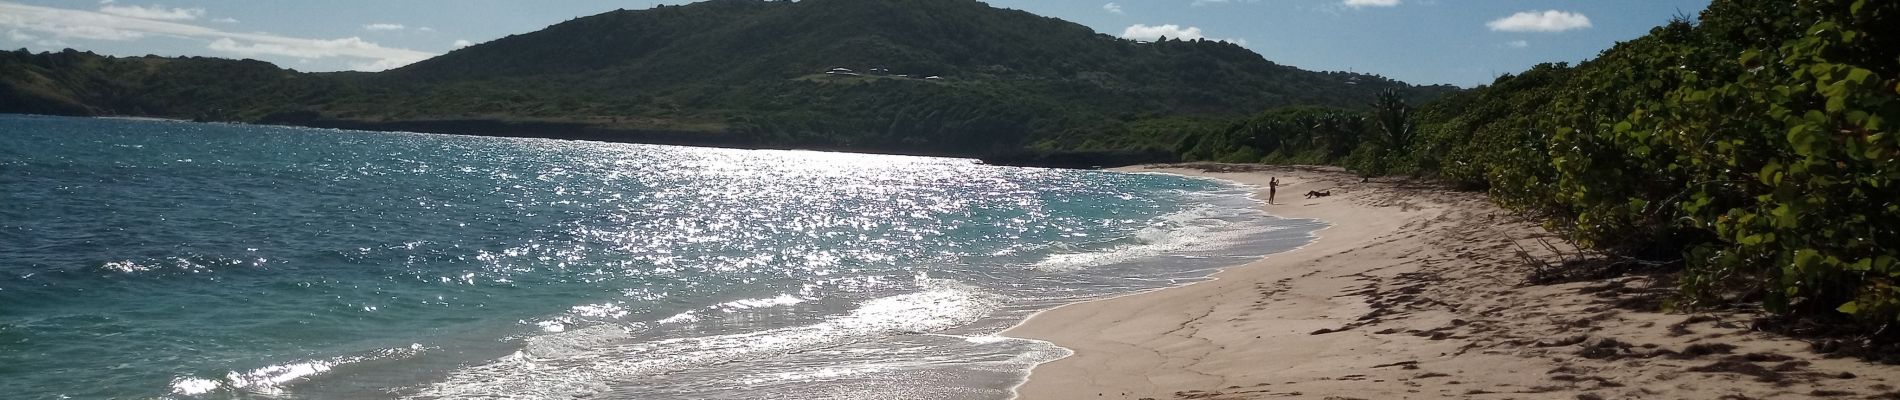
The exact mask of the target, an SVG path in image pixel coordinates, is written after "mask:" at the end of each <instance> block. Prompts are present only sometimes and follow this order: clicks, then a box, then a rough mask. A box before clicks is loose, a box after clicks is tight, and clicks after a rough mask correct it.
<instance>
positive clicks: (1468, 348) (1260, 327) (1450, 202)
mask: <svg viewBox="0 0 1900 400" xmlns="http://www.w3.org/2000/svg"><path fill="white" fill-rule="evenodd" d="M1204 169H1213V170H1225V171H1227V172H1209V171H1206V170H1204ZM1124 171H1158V172H1168V173H1176V174H1183V175H1194V176H1208V177H1215V178H1221V179H1227V180H1232V181H1237V182H1241V183H1246V184H1250V185H1254V186H1258V187H1260V188H1261V193H1260V194H1259V196H1260V197H1262V198H1264V197H1265V196H1266V193H1265V187H1266V183H1267V179H1268V178H1269V177H1274V176H1277V177H1279V178H1280V181H1281V183H1282V186H1281V189H1280V196H1279V199H1278V200H1279V201H1278V204H1274V205H1263V207H1265V209H1266V210H1267V212H1269V213H1272V214H1275V215H1279V216H1284V217H1291V218H1317V219H1320V220H1324V221H1326V222H1328V223H1330V224H1332V226H1331V227H1330V228H1327V229H1324V230H1322V231H1320V232H1319V233H1318V235H1319V239H1318V240H1316V241H1314V242H1313V243H1312V244H1310V245H1307V246H1306V247H1303V248H1300V249H1298V250H1293V251H1289V252H1285V253H1280V254H1275V255H1272V256H1269V257H1267V258H1265V259H1262V260H1259V261H1255V262H1252V263H1248V264H1245V265H1241V266H1236V267H1233V268H1229V269H1228V270H1226V271H1224V272H1221V273H1219V274H1217V275H1215V277H1216V279H1214V280H1210V281H1204V282H1200V283H1196V284H1192V285H1186V286H1182V287H1177V288H1171V289H1164V290H1158V291H1151V292H1147V293H1142V294H1137V295H1130V296H1123V297H1118V298H1112V299H1105V300H1098V301H1092V302H1085V303H1078V304H1072V305H1067V306H1063V307H1060V308H1057V309H1054V310H1050V311H1047V312H1044V313H1042V314H1038V315H1036V316H1035V317H1033V318H1031V319H1029V320H1028V321H1025V322H1024V323H1023V324H1021V325H1019V326H1017V327H1015V328H1012V329H1010V330H1009V331H1007V332H1005V334H1006V335H1009V336H1016V337H1024V338H1033V339H1041V340H1047V341H1050V342H1053V343H1055V344H1057V345H1060V346H1063V347H1067V348H1069V349H1071V350H1074V351H1075V354H1074V355H1073V356H1070V357H1068V358H1064V359H1061V360H1058V361H1055V362H1051V363H1047V364H1043V365H1041V366H1039V367H1037V368H1036V369H1035V371H1034V372H1033V373H1032V374H1031V376H1030V378H1029V380H1028V382H1026V383H1025V384H1023V386H1021V387H1020V388H1019V389H1018V393H1019V394H1020V398H1023V399H1143V398H1151V399H1169V398H1181V399H1253V398H1276V399H1277V398H1311V399H1351V398H1360V399H1403V398H1485V399H1505V398H1516V399H1593V398H1605V399H1614V398H1655V399H1715V398H1900V394H1896V391H1895V388H1894V387H1893V386H1890V385H1896V384H1900V368H1896V367H1894V366H1888V365H1879V364H1872V363H1867V362H1863V361H1859V360H1856V359H1847V358H1826V357H1824V356H1823V355H1820V354H1816V353H1815V352H1814V351H1812V350H1811V348H1812V346H1811V345H1810V344H1809V343H1806V342H1803V341H1800V340H1796V339H1791V338H1787V337H1784V336H1779V335H1775V334H1770V333H1762V332H1757V331H1754V330H1751V329H1749V326H1750V321H1751V320H1752V319H1753V317H1755V315H1753V314H1747V313H1717V314H1693V315H1690V314H1670V313H1663V312H1660V311H1656V310H1658V309H1659V307H1658V304H1659V301H1661V299H1663V298H1664V296H1665V294H1666V293H1667V292H1668V291H1669V289H1670V286H1671V284H1670V283H1667V282H1666V281H1667V280H1668V276H1667V275H1631V276H1618V277H1611V278H1600V279H1588V280H1580V281H1576V282H1570V283H1562V284H1547V285H1532V284H1530V283H1528V282H1529V281H1528V279H1527V277H1528V276H1530V275H1531V274H1530V273H1531V269H1532V268H1533V267H1531V265H1533V263H1531V262H1529V261H1528V260H1527V258H1526V256H1528V257H1535V258H1539V259H1543V260H1546V261H1551V262H1555V259H1556V258H1558V257H1560V256H1559V255H1560V254H1563V253H1562V252H1568V251H1569V250H1568V249H1567V248H1563V247H1561V246H1557V247H1546V246H1544V245H1543V244H1541V243H1542V242H1545V241H1550V240H1548V238H1550V235H1549V233H1548V232H1546V231H1544V230H1543V229H1541V228H1539V227H1538V226H1537V224H1535V223H1533V222H1531V221H1526V220H1524V219H1521V218H1518V217H1516V216H1513V215H1512V214H1510V213H1507V212H1504V211H1501V210H1499V209H1498V208H1497V207H1496V206H1494V205H1492V204H1490V203H1489V202H1487V201H1486V200H1485V199H1484V196H1483V194H1481V193H1471V192H1453V191H1449V190H1444V189H1442V188H1439V187H1435V186H1432V185H1429V184H1424V183H1417V182H1388V181H1380V180H1375V181H1374V182H1370V183H1361V182H1360V179H1359V178H1358V177H1355V176H1351V175H1349V174H1346V173H1343V172H1340V171H1338V170H1336V169H1326V168H1308V167H1258V166H1222V165H1200V166H1190V167H1186V168H1184V167H1183V166H1176V167H1163V168H1154V167H1148V168H1128V169H1124ZM1327 189H1331V191H1332V194H1333V196H1331V197H1324V198H1318V199H1310V200H1309V199H1304V198H1302V197H1301V196H1300V194H1302V193H1306V192H1307V191H1308V190H1327ZM1540 239H1544V240H1540ZM1520 252H1522V253H1524V254H1525V255H1526V256H1520V255H1519V254H1520ZM1659 281H1660V282H1659ZM1888 396H1891V397H1888Z"/></svg>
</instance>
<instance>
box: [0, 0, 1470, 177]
mask: <svg viewBox="0 0 1900 400" xmlns="http://www.w3.org/2000/svg"><path fill="white" fill-rule="evenodd" d="M0 65H5V66H8V67H11V66H14V65H21V66H23V67H22V68H7V69H6V71H8V72H5V73H3V74H4V76H0V112H30V113H49V114H67V115H102V114H115V115H140V116H158V117H174V118H204V119H216V120H231V121H246V122H266V123H285V124H299V125H313V126H333V127H351V128H364V129H407V130H424V131H448V132H452V133H474V134H497V135H524V136H560V137H585V138H590V139H605V140H624V141H639V142H659V143H680V144H709V145H728V146H747V147H803V148H824V149H846V150H860V151H878V152H895V153H924V154H949V155H971V156H973V155H987V154H997V153H1011V152H1022V151H1031V150H1035V151H1077V150H1088V151H1124V152H1140V151H1142V150H1148V151H1150V152H1159V153H1168V151H1162V150H1161V149H1169V148H1171V146H1174V144H1175V142H1176V141H1177V140H1178V139H1179V138H1180V137H1181V136H1183V135H1185V134H1187V133H1190V131H1195V130H1199V129H1204V128H1202V127H1206V126H1215V125H1222V124H1225V123H1226V121H1228V120H1231V119H1234V118H1239V117H1242V116H1245V115H1249V114H1252V113H1255V112H1259V111H1261V110H1265V109H1271V108H1278V107H1286V106H1325V107H1336V108H1344V109H1353V110H1361V109H1365V108H1366V107H1367V106H1368V105H1370V104H1372V102H1373V99H1374V98H1375V97H1376V95H1377V94H1378V93H1379V92H1381V91H1384V90H1387V89H1392V90H1397V91H1399V92H1400V93H1402V94H1403V95H1404V96H1405V97H1407V98H1410V99H1412V100H1415V101H1421V100H1425V99H1431V98H1436V97H1438V96H1441V95H1443V94H1445V93H1450V92H1453V91H1456V89H1455V88H1451V87H1446V86H1426V87H1419V86H1412V85H1408V84H1406V83H1403V82H1398V81H1393V80H1390V79H1385V78H1382V77H1378V76H1372V75H1364V74H1347V73H1324V72H1312V71H1304V70H1300V69H1297V68H1292V67H1288V66H1283V65H1279V64H1275V63H1273V62H1271V61H1268V60H1266V59H1264V58H1262V57H1260V55H1258V54H1255V53H1253V52H1251V51H1248V50H1246V49H1244V48H1241V47H1239V46H1236V45H1233V44H1229V43H1222V42H1214V41H1204V40H1196V41H1181V40H1164V41H1159V42H1154V43H1143V42H1135V41H1130V40H1124V39H1120V38H1115V37H1111V36H1108V35H1103V34H1099V33H1096V32H1094V31H1093V30H1091V29H1089V28H1087V27H1084V26H1082V25H1078V24H1074V23H1070V22H1066V21H1062V20H1059V19H1054V18H1047V17H1041V16H1036V15H1033V14H1029V13H1026V12H1022V11H1015V10H1005V9H997V8H992V7H989V6H988V5H985V4H984V3H981V2H976V1H971V0H806V1H799V2H787V1H759V0H714V1H706V2H700V3H694V4H690V5H685V6H661V7H657V8H653V9H649V10H639V11H625V10H622V11H613V12H608V13H603V14H599V15H594V16H589V17H583V18H577V19H574V20H570V21H567V22H563V23H560V24H556V25H554V26H550V27H548V28H546V29H543V30H540V31H536V32H531V33H525V34H519V35H513V36H509V37H505V38H502V39H498V40H495V41H492V42H489V43H483V44H480V45H476V46H471V47H467V48H463V49H459V50H456V51H453V52H450V53H448V54H445V55H442V56H439V57H436V58H433V59H429V60H425V61H422V62H419V63H416V64H413V65H410V66H406V67H403V68H399V69H396V70H391V71H387V72H381V73H373V74H370V73H323V74H311V73H299V72H295V71H289V70H280V69H277V68H275V67H271V66H269V65H268V64H264V63H261V62H255V61H228V60H216V59H202V58H188V59H167V58H157V57H141V58H112V57H101V56H96V55H91V54H90V53H79V52H70V51H69V52H63V53H48V54H27V53H25V52H24V51H21V52H13V53H6V54H4V55H0ZM834 68H844V69H849V70H850V72H848V73H846V72H843V71H839V72H838V73H828V72H830V71H832V70H833V69H834Z"/></svg>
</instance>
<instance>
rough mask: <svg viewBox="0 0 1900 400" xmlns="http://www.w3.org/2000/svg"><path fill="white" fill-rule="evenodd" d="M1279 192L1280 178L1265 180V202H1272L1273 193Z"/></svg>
mask: <svg viewBox="0 0 1900 400" xmlns="http://www.w3.org/2000/svg"><path fill="white" fill-rule="evenodd" d="M1279 192H1280V178H1279V177H1273V178H1271V179H1268V180H1267V204H1273V195H1275V194H1278V193H1279Z"/></svg>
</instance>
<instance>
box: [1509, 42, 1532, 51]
mask: <svg viewBox="0 0 1900 400" xmlns="http://www.w3.org/2000/svg"><path fill="white" fill-rule="evenodd" d="M1504 45H1505V46H1507V47H1510V48H1513V49H1522V48H1525V47H1531V42H1529V41H1525V40H1512V41H1509V42H1504Z"/></svg>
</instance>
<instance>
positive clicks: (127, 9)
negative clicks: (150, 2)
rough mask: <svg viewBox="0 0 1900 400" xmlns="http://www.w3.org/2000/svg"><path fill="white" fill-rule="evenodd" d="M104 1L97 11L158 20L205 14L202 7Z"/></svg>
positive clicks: (190, 17)
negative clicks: (119, 3) (104, 4)
mask: <svg viewBox="0 0 1900 400" xmlns="http://www.w3.org/2000/svg"><path fill="white" fill-rule="evenodd" d="M112 4H113V3H106V6H105V7H99V12H102V13H106V14H112V15H117V16H121V17H130V18H139V19H155V20H160V21H190V20H194V19H198V17H203V16H205V9H202V8H165V6H151V7H146V6H118V5H112Z"/></svg>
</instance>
